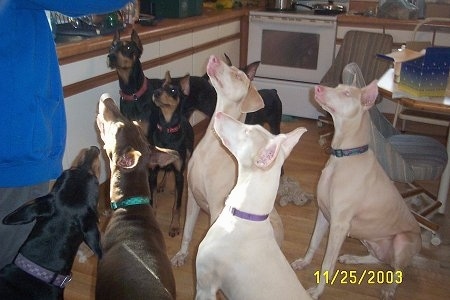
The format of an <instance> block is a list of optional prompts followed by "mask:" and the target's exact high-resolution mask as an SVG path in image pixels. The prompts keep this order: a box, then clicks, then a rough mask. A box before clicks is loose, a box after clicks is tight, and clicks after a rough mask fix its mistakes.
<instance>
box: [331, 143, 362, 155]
mask: <svg viewBox="0 0 450 300" xmlns="http://www.w3.org/2000/svg"><path fill="white" fill-rule="evenodd" d="M367 150H369V145H364V146H361V147H356V148H350V149H333V148H331V155H334V156H336V157H343V156H351V155H358V154H362V153H364V152H367Z"/></svg>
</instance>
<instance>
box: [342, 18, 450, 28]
mask: <svg viewBox="0 0 450 300" xmlns="http://www.w3.org/2000/svg"><path fill="white" fill-rule="evenodd" d="M337 21H338V26H354V27H357V26H362V27H372V28H373V27H376V28H389V29H404V30H413V29H414V27H415V26H416V25H417V24H419V23H420V21H423V19H422V20H421V19H418V20H396V19H385V18H377V17H366V16H361V15H352V14H343V15H339V16H338V18H337ZM430 24H433V27H435V28H436V27H442V28H449V27H450V23H449V22H437V21H433V22H431V23H430ZM449 31H450V29H449Z"/></svg>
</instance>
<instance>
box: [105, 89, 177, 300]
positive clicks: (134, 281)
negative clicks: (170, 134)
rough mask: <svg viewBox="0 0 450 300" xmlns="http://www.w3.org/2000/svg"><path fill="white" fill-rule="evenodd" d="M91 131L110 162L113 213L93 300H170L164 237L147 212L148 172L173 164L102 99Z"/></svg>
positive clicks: (149, 209)
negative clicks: (101, 144)
mask: <svg viewBox="0 0 450 300" xmlns="http://www.w3.org/2000/svg"><path fill="white" fill-rule="evenodd" d="M97 126H98V129H99V131H100V137H101V139H102V140H103V142H104V149H105V150H106V154H107V156H108V158H109V160H110V168H111V187H110V200H111V207H112V209H113V210H114V212H113V214H112V216H111V219H110V221H109V223H108V225H107V228H106V230H105V233H104V235H103V237H102V246H103V248H102V249H103V257H102V258H101V259H100V260H99V263H98V266H97V282H96V299H107V300H112V299H121V300H124V299H133V300H134V299H174V298H175V295H176V289H175V279H174V276H173V272H172V267H171V264H170V261H169V258H168V256H167V249H166V245H165V242H164V237H163V234H162V232H161V229H160V227H159V224H158V223H157V221H156V218H155V216H154V214H153V210H152V207H151V206H150V187H149V183H148V179H147V178H148V173H149V169H150V168H151V167H153V166H155V165H159V166H165V165H168V164H171V163H172V162H173V161H175V160H178V159H179V156H178V155H177V154H176V153H173V151H169V150H168V151H166V152H162V151H157V150H156V149H155V148H154V147H151V146H150V145H149V144H148V141H147V140H146V138H145V136H144V134H143V132H142V131H141V129H140V127H139V126H138V124H137V123H134V122H131V121H130V120H128V119H127V118H126V117H124V116H123V115H122V114H121V113H120V111H119V108H118V107H117V106H116V104H115V103H114V100H113V99H111V98H110V96H109V95H107V94H104V95H102V97H101V99H100V102H99V108H98V115H97Z"/></svg>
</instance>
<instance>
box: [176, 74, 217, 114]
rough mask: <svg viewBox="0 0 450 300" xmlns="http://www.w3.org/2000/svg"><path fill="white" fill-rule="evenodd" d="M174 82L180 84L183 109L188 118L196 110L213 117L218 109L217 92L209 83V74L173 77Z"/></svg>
mask: <svg viewBox="0 0 450 300" xmlns="http://www.w3.org/2000/svg"><path fill="white" fill-rule="evenodd" d="M172 83H173V84H174V85H176V86H179V87H180V89H181V91H182V92H183V95H184V99H183V103H182V105H181V110H182V112H183V114H184V115H185V117H186V118H187V119H188V120H189V118H190V116H191V115H192V113H193V112H194V110H198V111H200V112H202V113H204V114H205V115H206V116H207V117H209V118H211V117H212V115H213V113H214V110H215V109H216V102H217V93H216V90H215V89H214V87H213V86H212V85H211V84H210V83H209V80H208V75H206V77H205V76H202V77H199V76H191V75H189V74H187V75H185V76H183V77H178V78H172Z"/></svg>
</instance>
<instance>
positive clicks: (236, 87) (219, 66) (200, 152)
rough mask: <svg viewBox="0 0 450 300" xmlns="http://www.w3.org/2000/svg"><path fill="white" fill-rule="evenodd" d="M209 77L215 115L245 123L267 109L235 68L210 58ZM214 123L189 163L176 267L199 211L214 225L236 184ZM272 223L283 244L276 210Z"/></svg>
mask: <svg viewBox="0 0 450 300" xmlns="http://www.w3.org/2000/svg"><path fill="white" fill-rule="evenodd" d="M207 73H208V75H209V78H210V80H211V84H212V85H213V86H214V88H215V90H216V92H217V104H216V110H215V112H219V111H222V112H225V113H227V114H228V115H230V116H232V117H233V118H235V119H237V120H241V121H244V118H245V113H247V112H252V111H257V110H259V109H261V108H263V107H264V102H263V100H262V99H261V96H260V95H259V93H258V91H257V90H256V89H255V87H254V86H253V85H252V83H251V82H250V79H249V78H248V77H247V75H246V74H245V73H244V72H242V71H241V70H239V69H237V68H236V67H233V66H231V67H230V66H228V65H227V64H226V63H225V62H223V61H221V60H220V59H218V58H217V57H215V56H211V57H210V59H209V61H208V65H207ZM213 123H214V120H211V121H210V123H209V126H208V129H207V130H206V132H205V135H204V136H203V138H202V140H201V141H200V142H199V144H198V145H197V146H196V147H195V150H194V152H193V154H192V157H191V159H190V160H189V164H188V175H187V178H188V199H187V207H186V221H185V224H184V231H183V240H182V242H181V249H180V250H179V251H178V253H177V254H176V255H175V256H174V257H173V258H172V264H173V265H175V266H181V265H183V264H184V263H185V260H186V257H187V255H188V250H189V244H190V242H191V239H192V232H193V230H194V226H195V222H196V220H197V217H198V214H199V212H200V208H202V209H203V210H204V211H205V212H207V213H209V215H210V224H212V223H214V221H215V220H216V219H217V217H218V216H219V214H220V212H221V211H222V209H223V207H224V202H225V198H226V197H227V196H228V194H229V193H230V191H231V189H232V188H233V186H234V185H235V183H236V171H237V168H236V162H235V161H234V160H233V158H232V157H231V155H230V154H229V153H228V152H227V150H226V148H225V147H224V146H223V145H222V143H221V142H220V141H219V139H218V138H217V136H216V134H215V133H214V132H213ZM270 220H271V222H272V226H273V227H274V233H275V237H276V239H277V241H278V242H279V243H280V244H281V241H282V240H283V225H282V222H281V218H280V216H279V215H278V213H277V212H276V210H275V209H274V210H273V211H272V212H271V214H270Z"/></svg>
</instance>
